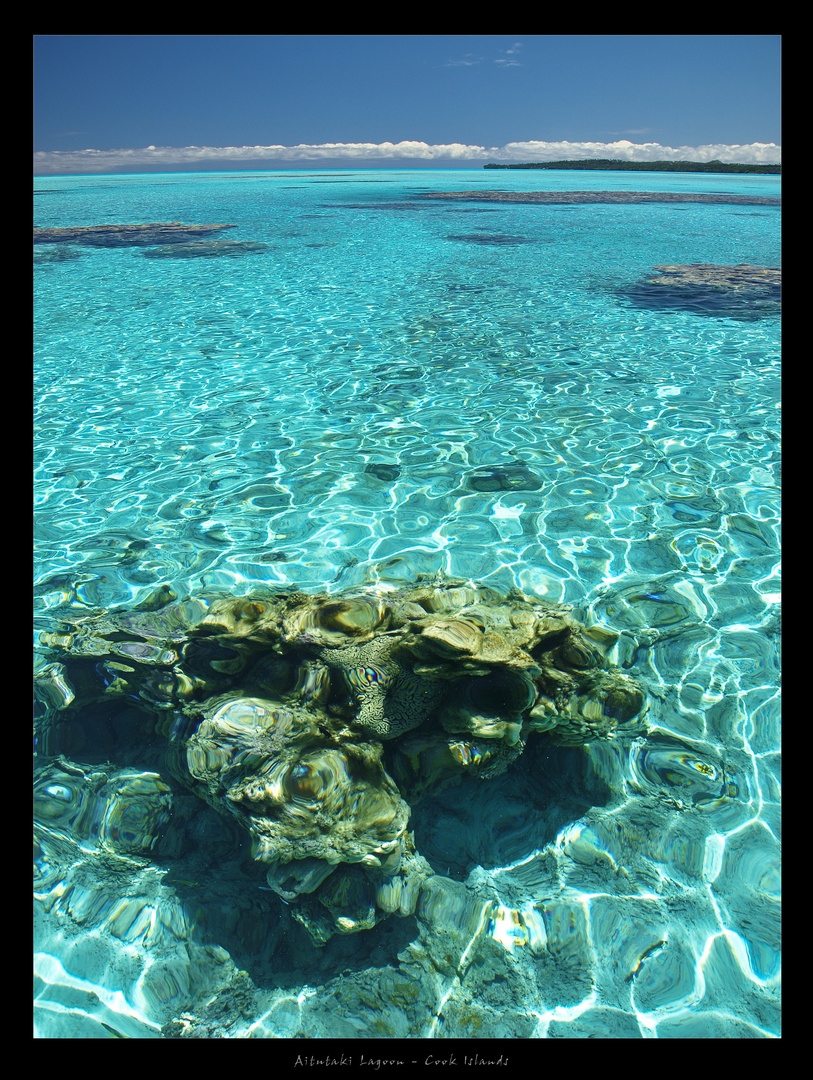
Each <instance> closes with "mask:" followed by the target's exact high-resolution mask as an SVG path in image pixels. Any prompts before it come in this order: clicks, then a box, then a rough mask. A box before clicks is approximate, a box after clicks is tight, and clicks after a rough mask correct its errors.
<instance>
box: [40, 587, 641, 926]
mask: <svg viewBox="0 0 813 1080" xmlns="http://www.w3.org/2000/svg"><path fill="white" fill-rule="evenodd" d="M41 640H42V644H43V645H44V646H46V647H47V648H48V649H49V650H50V651H51V653H52V657H53V662H52V663H51V664H49V666H48V667H46V668H45V669H44V670H43V671H41V672H40V675H39V678H38V682H37V693H38V697H39V698H40V700H41V701H42V702H43V703H44V704H45V706H46V707H47V709H48V710H49V712H50V713H51V714H52V715H53V717H55V720H54V721H53V723H55V724H57V725H59V723H60V722H64V720H65V718H66V716H69V715H70V714H71V713H73V712H75V711H76V710H81V709H85V710H86V709H89V708H90V709H92V708H93V707H94V706H95V705H98V704H99V703H104V702H106V703H109V704H112V703H113V700H114V699H116V698H118V699H120V701H121V706H122V716H123V717H127V718H129V719H127V722H128V723H133V722H134V721H133V715H134V714H135V715H137V717H140V720H137V721H135V722H136V723H140V724H142V726H143V721H144V717H145V715H146V716H147V717H148V718H149V720H150V725H151V728H152V731H153V732H154V733H156V734H157V735H159V736H160V737H161V738H160V739H159V740H158V741H159V742H161V744H162V745H163V746H164V748H165V753H164V761H165V763H166V769H167V779H170V780H173V781H175V782H179V783H180V784H182V785H183V786H184V787H186V788H187V789H189V790H191V791H192V792H194V793H195V794H196V795H198V796H199V797H201V798H202V799H204V800H205V801H206V802H207V803H208V804H210V805H211V806H212V807H214V808H215V810H217V811H218V812H219V813H220V814H221V815H223V817H224V818H226V819H227V820H229V821H231V822H236V823H237V824H238V825H239V826H240V827H241V829H242V830H244V832H245V833H246V834H247V835H248V836H249V837H250V840H251V853H252V857H253V859H254V860H255V861H256V862H257V863H259V864H260V866H261V868H262V871H263V872H264V874H265V878H266V881H267V883H268V887H269V888H270V889H272V890H274V891H275V892H276V893H278V895H279V896H280V897H281V898H282V899H283V900H285V901H286V903H288V904H290V905H291V910H292V913H293V915H294V917H295V918H296V919H298V920H299V921H300V922H301V923H302V924H303V925H304V926H305V927H306V929H307V930H308V932H309V933H310V935H311V938H312V939H313V940H314V942H315V943H317V944H324V943H325V942H326V941H328V940H329V938H330V937H331V936H332V935H334V934H336V933H340V934H347V933H353V932H355V931H358V930H363V929H366V928H371V927H373V926H375V925H376V923H377V922H379V921H380V920H382V919H385V918H387V917H388V916H389V915H391V914H398V915H409V914H411V913H412V912H414V911H416V909H418V908H420V906H421V905H423V906H424V907H426V905H429V906H430V907H431V905H432V903H433V902H434V901H433V899H432V897H433V896H434V895H435V893H436V892H437V888H436V886H433V885H431V882H432V881H434V882H435V883H437V881H438V879H437V877H435V876H434V872H433V870H432V868H431V867H430V865H429V863H428V862H427V861H426V860H425V859H424V858H423V857H422V856H421V855H420V853H419V852H418V851H416V849H415V843H414V838H413V836H412V834H411V833H410V832H409V831H408V823H409V817H410V804H411V803H412V804H414V802H415V801H416V800H417V799H420V798H421V797H423V796H424V795H425V794H427V793H429V792H432V793H435V792H437V791H438V790H439V789H441V788H442V787H444V786H446V785H449V784H452V783H454V782H455V781H458V780H460V779H461V778H462V777H464V776H475V777H479V778H481V779H483V780H486V779H488V778H489V777H492V776H496V775H499V774H500V773H502V772H504V771H505V770H506V769H507V768H508V766H509V765H510V764H511V763H512V762H514V761H515V760H516V759H517V758H518V757H519V756H520V754H521V753H522V751H523V749H524V748H525V745H526V743H527V741H528V740H529V739H531V738H533V737H534V736H535V735H536V734H537V733H541V732H545V733H547V736H548V737H549V738H550V739H552V740H553V741H554V742H556V743H560V744H564V745H579V744H582V743H585V742H588V741H590V740H593V739H600V738H612V737H613V736H614V735H615V733H616V732H618V731H631V730H633V728H634V727H635V725H634V724H633V723H632V722H633V721H635V720H636V718H640V717H641V716H642V714H643V711H644V707H645V695H644V692H643V690H642V689H641V687H640V686H639V685H638V684H637V683H636V682H635V681H634V680H633V679H631V678H630V677H628V676H627V675H625V674H623V673H621V672H619V671H618V670H616V669H614V668H613V667H612V666H611V665H610V664H609V663H608V662H607V659H606V654H607V652H608V651H609V648H610V647H611V646H612V644H614V640H615V639H614V637H613V635H612V634H611V633H610V632H609V631H607V629H606V628H605V627H602V626H600V625H596V626H593V627H585V626H582V625H580V624H579V623H578V622H577V621H576V620H575V619H574V618H573V617H572V615H571V613H570V609H569V608H568V607H566V606H564V605H551V604H547V603H544V602H541V601H538V600H531V599H528V598H526V597H524V596H522V595H520V594H518V593H514V594H511V595H509V596H508V597H504V596H501V595H500V594H498V593H496V592H495V591H494V590H492V589H489V588H486V587H482V586H479V587H478V586H474V585H472V584H471V583H470V582H463V581H446V582H443V583H426V584H418V585H417V586H414V587H410V588H405V589H401V590H393V591H390V592H382V591H376V590H369V591H355V592H353V593H351V594H338V595H315V596H310V595H306V594H304V593H302V592H299V591H296V590H295V589H287V590H285V589H281V590H277V591H269V592H267V593H264V594H262V595H257V594H255V595H252V596H250V597H241V598H234V597H230V596H222V595H217V596H204V597H192V598H186V599H178V598H177V597H176V596H174V595H173V594H172V592H171V591H170V590H168V589H164V590H161V591H159V592H158V593H157V594H156V595H155V596H153V597H152V598H151V599H150V600H148V601H147V602H145V603H144V604H142V605H141V607H140V608H137V609H135V610H130V611H123V610H122V611H114V612H97V613H94V614H91V615H88V616H86V617H83V618H78V619H75V620H72V621H66V622H65V623H64V625H63V627H62V628H61V629H60V630H59V631H57V632H54V633H44V634H42V635H41ZM122 722H124V720H123V721H122ZM149 737H152V736H149ZM159 772H160V770H159ZM156 782H158V781H157V780H156ZM52 786H53V785H52ZM56 786H57V787H59V785H58V784H57V785H56ZM159 786H160V785H159ZM161 790H163V788H161ZM49 797H51V796H49ZM53 797H55V798H58V793H57V795H56V796H53ZM433 890H434V891H433ZM530 932H531V931H528V933H530Z"/></svg>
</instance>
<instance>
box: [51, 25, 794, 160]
mask: <svg viewBox="0 0 813 1080" xmlns="http://www.w3.org/2000/svg"><path fill="white" fill-rule="evenodd" d="M780 45H781V41H780V37H779V36H778V35H731V36H729V35H617V36H616V35H565V36H560V35H552V36H548V35H535V34H531V35H521V34H519V35H510V34H508V35H501V34H490V35H434V34H428V35H411V34H405V35H377V34H372V35H223V36H221V35H118V36H107V35H38V36H36V37H35V39H34V143H35V145H34V150H35V166H34V171H35V173H38V174H41V175H48V174H54V173H74V172H78V173H87V172H142V171H156V170H157V171H162V170H166V171H179V170H187V169H190V170H191V169H224V168H225V169H228V168H239V169H248V168H313V167H319V166H321V167H341V166H346V165H353V166H354V167H360V166H364V167H369V168H385V167H390V166H391V167H402V166H405V165H406V166H411V167H420V168H426V167H435V166H438V167H444V168H450V167H461V168H465V167H468V168H471V167H479V166H481V165H482V164H484V163H485V162H486V161H543V160H557V159H562V158H585V157H618V158H626V159H628V160H639V161H647V160H657V159H659V158H661V159H663V158H666V159H669V158H689V159H691V160H697V161H703V160H711V159H712V158H719V159H721V160H723V161H726V160H727V161H747V162H751V161H754V162H758V161H765V162H772V161H779V160H781V152H780V146H779V144H780V143H781V135H780Z"/></svg>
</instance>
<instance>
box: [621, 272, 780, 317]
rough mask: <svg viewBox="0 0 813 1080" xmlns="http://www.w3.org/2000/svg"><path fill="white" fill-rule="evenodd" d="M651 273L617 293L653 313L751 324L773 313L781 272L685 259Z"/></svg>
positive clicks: (776, 312) (778, 295) (778, 292)
mask: <svg viewBox="0 0 813 1080" xmlns="http://www.w3.org/2000/svg"><path fill="white" fill-rule="evenodd" d="M653 269H654V270H656V271H658V273H657V274H655V275H653V276H652V277H647V278H645V279H644V280H643V281H640V282H638V283H637V284H635V285H633V286H630V287H628V288H625V289H620V290H619V292H618V295H619V296H621V297H622V298H624V299H626V300H628V301H629V302H630V303H632V304H633V305H634V306H636V307H639V308H646V309H648V310H653V311H686V312H690V313H692V314H694V315H705V316H716V317H717V318H727V319H737V320H739V321H740V322H752V321H754V320H756V319H760V318H766V317H768V316H771V315H777V314H778V313H779V310H780V307H781V301H782V271H781V270H780V269H778V268H776V267H770V266H751V265H749V264H747V263H741V264H740V265H738V266H716V265H714V264H713V263H691V264H688V265H683V266H655V267H653Z"/></svg>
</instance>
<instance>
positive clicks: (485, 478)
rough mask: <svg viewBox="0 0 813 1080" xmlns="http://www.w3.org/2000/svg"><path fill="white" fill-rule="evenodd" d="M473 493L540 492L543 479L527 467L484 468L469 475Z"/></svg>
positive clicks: (502, 466) (469, 483) (469, 484)
mask: <svg viewBox="0 0 813 1080" xmlns="http://www.w3.org/2000/svg"><path fill="white" fill-rule="evenodd" d="M467 483H468V486H469V487H470V488H471V489H472V490H473V491H538V490H539V489H540V488H541V487H542V481H541V479H540V478H539V477H538V476H537V475H536V473H535V472H533V471H532V470H531V469H529V468H528V467H527V466H526V465H498V466H483V467H482V468H480V469H475V470H474V472H472V473H470V474H469V477H468V481H467Z"/></svg>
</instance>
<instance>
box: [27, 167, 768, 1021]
mask: <svg viewBox="0 0 813 1080" xmlns="http://www.w3.org/2000/svg"><path fill="white" fill-rule="evenodd" d="M35 186H36V188H37V191H38V194H37V195H36V198H35V225H36V226H38V227H41V228H65V227H73V226H98V225H105V226H110V225H113V224H140V223H169V222H180V223H183V224H184V225H211V224H226V225H233V226H235V227H234V228H230V229H228V230H223V231H219V232H216V233H208V232H207V233H202V234H198V233H195V232H192V233H190V234H188V235H182V236H175V238H174V240H173V242H163V243H152V244H144V243H126V244H115V243H114V244H106V243H101V242H98V243H94V244H86V243H83V242H82V239H81V236H80V237H78V238H77V237H75V238H73V239H71V240H70V241H65V240H64V239H59V238H57V239H53V238H51V239H49V240H48V242H44V243H40V244H37V245H36V246H35V345H36V365H35V376H36V418H35V439H36V502H37V517H36V560H35V571H36V629H37V630H38V631H40V632H42V631H48V632H50V631H53V630H54V628H55V626H56V623H57V621H58V620H59V618H60V617H62V616H70V617H75V616H77V615H81V614H82V613H91V612H93V611H95V610H96V609H98V608H110V607H122V606H127V607H130V606H133V605H135V604H137V603H139V602H142V601H144V600H145V598H146V597H148V596H149V595H150V594H151V593H153V592H154V590H156V589H158V588H159V587H161V586H164V585H167V586H170V587H171V589H172V590H173V591H174V593H175V594H177V596H179V597H183V596H186V595H190V594H192V595H195V594H201V593H202V592H206V591H211V590H224V589H225V590H228V591H230V592H232V593H235V594H238V595H241V594H248V593H249V592H250V591H251V590H252V589H253V588H255V587H259V586H263V585H272V586H280V585H286V584H288V585H290V584H296V585H297V586H299V587H300V588H301V589H302V590H304V591H320V592H325V591H327V592H331V591H337V590H346V589H352V588H354V587H361V586H365V587H366V586H369V585H371V584H375V583H380V585H381V587H382V588H387V587H389V588H393V587H401V586H402V585H405V584H407V583H409V582H412V581H414V580H415V579H416V578H417V576H418V575H421V574H427V575H432V576H434V575H445V576H449V577H455V578H465V579H472V580H473V581H476V582H478V583H481V584H487V585H489V586H492V587H494V588H496V589H498V590H500V591H501V592H503V593H507V592H508V591H509V590H511V589H512V588H518V589H520V590H521V591H522V592H523V593H525V594H526V595H529V596H531V597H539V598H542V599H544V600H546V601H553V602H560V601H561V602H566V603H569V604H572V605H574V610H575V612H576V613H577V615H578V616H579V618H580V619H582V620H583V621H584V622H586V623H587V624H596V623H599V624H603V625H605V626H606V627H608V628H609V629H610V630H612V631H613V632H614V633H616V634H618V635H619V637H618V643H617V645H616V646H615V648H614V650H613V653H612V655H611V659H612V660H613V662H614V663H616V664H618V665H619V666H620V667H621V668H622V669H623V670H624V671H627V672H628V673H629V674H631V675H632V676H634V677H635V678H636V679H637V680H639V681H640V682H641V683H642V684H643V685H644V686H645V687H646V690H647V694H648V697H649V711H648V713H647V721H648V724H649V728H650V730H649V733H648V734H647V735H646V736H645V737H637V738H635V739H631V740H627V741H624V740H620V741H616V742H610V743H591V744H589V745H588V746H586V747H555V746H552V745H551V744H548V743H546V742H545V736H544V735H540V736H538V740H539V741H538V744H535V745H534V746H531V745H530V744H529V747H528V749H527V750H526V751H525V753H524V754H523V756H522V757H521V758H520V759H518V761H517V763H516V765H515V766H513V767H512V768H511V769H509V770H508V771H507V772H506V773H504V774H503V776H501V777H498V778H497V779H495V780H493V781H489V782H488V783H484V784H480V785H478V784H477V783H476V782H473V783H471V784H469V783H467V782H464V783H462V784H461V785H459V786H458V787H454V788H450V789H448V790H445V791H443V792H441V793H440V794H430V795H429V796H428V797H427V798H426V800H424V801H423V802H419V803H418V804H417V805H416V806H414V807H413V816H412V818H411V821H410V828H411V829H414V831H415V841H416V845H417V847H418V849H419V850H420V852H421V854H422V855H424V856H425V857H426V858H427V859H428V860H429V861H430V862H431V864H432V866H433V868H434V870H435V872H436V874H437V875H438V876H437V877H436V878H433V879H431V880H432V881H433V882H435V883H438V884H437V888H436V889H435V890H434V891H431V894H430V892H427V893H426V895H425V896H424V897H423V900H422V907H419V915H418V917H417V918H416V916H409V917H405V918H399V917H398V916H397V914H396V915H394V916H393V917H392V918H390V919H388V920H386V921H385V922H383V923H381V924H380V925H379V926H377V927H376V928H375V929H374V930H370V931H366V932H363V933H358V934H353V935H349V936H347V937H337V938H335V939H332V940H331V941H330V942H329V943H328V944H327V945H326V946H325V947H324V948H322V949H317V948H315V947H313V946H312V945H311V944H309V943H308V942H307V941H303V940H301V939H300V937H298V936H297V928H296V926H295V924H294V923H293V922H292V921H291V919H290V915H289V913H288V912H287V911H286V905H285V904H284V903H283V901H282V900H281V899H280V898H279V897H278V896H277V895H276V894H275V893H273V892H269V891H267V890H263V889H261V888H259V887H258V884H257V881H255V880H254V879H253V878H252V877H251V876H250V874H249V873H248V872H247V870H246V867H247V866H250V860H249V859H248V856H247V853H246V851H245V850H244V848H245V840H244V839H243V838H242V836H241V834H240V833H239V830H238V829H237V827H236V826H235V827H234V828H232V827H231V825H230V824H229V823H228V822H227V821H225V820H224V819H222V818H219V817H217V815H215V814H214V813H213V812H212V811H210V810H209V809H208V808H206V807H205V806H204V805H203V804H202V803H198V801H197V800H196V799H195V797H194V796H192V795H189V794H185V793H184V792H183V791H182V790H181V789H179V788H177V787H176V786H174V785H173V784H172V783H171V782H169V781H168V780H167V778H166V777H165V776H164V774H163V772H162V770H161V765H160V755H159V754H158V752H157V750H155V749H154V748H151V747H150V746H149V745H148V744H147V743H146V742H145V747H144V753H143V756H139V757H138V759H137V760H136V759H133V760H118V759H116V757H115V748H116V746H117V740H120V738H121V732H122V730H126V731H127V732H128V738H130V739H131V741H132V737H133V735H134V733H135V734H137V733H138V731H139V730H140V729H139V723H140V720H139V715H140V714H138V711H137V710H136V709H133V710H131V713H127V712H126V710H125V712H124V713H123V714H122V715H120V716H118V717H117V718H115V720H114V719H111V718H110V717H109V716H106V715H103V714H102V712H99V714H98V715H97V714H96V713H94V714H93V715H88V716H87V717H86V718H85V720H84V722H83V723H82V724H75V725H66V726H65V728H64V730H62V731H61V733H60V734H59V736H58V737H57V738H54V737H53V734H52V735H51V736H50V737H49V738H48V739H45V738H41V740H40V745H39V747H38V756H37V758H35V764H36V769H37V778H36V780H37V796H36V800H35V806H36V817H37V846H36V848H35V873H36V895H37V909H36V910H37V923H36V925H37V931H36V934H37V938H36V951H37V956H36V972H37V982H36V987H37V989H36V993H37V1005H38V1010H37V1018H38V1019H37V1024H38V1032H39V1034H40V1035H41V1036H42V1037H46V1038H55V1037H91V1038H93V1037H108V1036H110V1035H115V1034H116V1033H118V1034H123V1035H127V1036H131V1037H159V1036H160V1035H161V1034H162V1031H163V1033H164V1034H174V1035H178V1034H182V1033H183V1032H184V1031H195V1032H197V1033H200V1032H203V1033H205V1034H208V1035H210V1036H227V1037H241V1036H244V1035H246V1034H247V1033H252V1034H255V1035H260V1036H266V1037H290V1036H293V1035H296V1034H300V1035H305V1036H307V1037H310V1038H313V1037H322V1036H327V1037H358V1036H365V1037H370V1036H377V1037H382V1036H383V1037H394V1036H398V1037H401V1036H403V1037H436V1038H444V1037H460V1036H465V1037H475V1038H477V1037H479V1038H498V1037H508V1036H519V1037H544V1036H547V1035H551V1036H552V1035H556V1036H564V1037H574V1038H576V1037H579V1038H581V1037H587V1036H594V1037H682V1038H687V1037H716V1036H725V1037H737V1036H744V1037H771V1036H775V1035H777V1034H779V1031H780V1020H779V978H780V952H779V949H780V943H779V902H780V901H779V854H780V817H779V787H780V757H779V753H780V731H779V713H778V689H777V685H778V667H779V658H778V605H779V504H778V489H779V471H780V470H779V434H778V431H779V417H780V411H779V401H778V393H779V383H778V365H779V344H780V324H779V316H778V303H775V302H774V299H775V298H774V296H773V294H772V295H771V298H770V303H765V304H762V305H761V306H760V303H759V302H758V298H757V300H755V301H754V302H753V303H752V302H751V300H752V299H753V298H750V297H747V296H746V297H743V296H742V295H736V296H733V299H732V296H729V295H726V296H725V297H723V298H722V299H721V300H720V302H719V303H718V294H717V293H713V295H712V297H711V300H709V295H708V294H707V292H706V291H703V292H702V293H701V294H698V293H697V292H695V293H694V294H691V295H690V294H685V293H681V292H680V291H679V290H678V291H677V292H675V290H674V289H670V290H663V289H662V286H657V285H656V286H653V288H654V289H655V290H656V295H655V299H653V294H652V291H651V290H650V291H649V292H648V293H646V295H645V293H644V291H642V286H641V283H642V282H643V283H646V282H648V281H650V280H651V279H652V277H653V268H654V267H685V266H691V265H696V264H708V265H712V266H718V267H719V266H723V267H732V266H738V265H741V264H747V265H748V266H749V267H777V266H779V263H780V249H779V218H780V210H779V208H778V206H776V205H773V204H770V203H768V204H763V203H760V202H756V203H755V204H753V205H751V204H747V203H745V204H744V203H741V202H724V201H721V202H714V201H712V202H691V201H689V202H671V201H667V202H657V201H647V202H635V201H617V200H615V201H610V202H606V203H594V202H587V203H586V202H584V201H578V200H577V201H575V202H568V201H567V200H565V201H559V202H555V203H552V204H551V203H545V202H542V203H539V202H537V203H534V202H528V203H525V202H513V201H500V202H497V201H488V200H487V199H486V200H483V199H481V198H477V199H474V198H472V199H468V198H455V199H440V198H432V199H428V198H425V196H426V195H427V194H438V193H443V192H455V191H456V192H470V191H475V190H478V189H481V190H482V191H483V192H485V191H491V190H496V189H500V190H502V191H508V192H517V193H521V192H534V191H548V192H559V193H565V192H568V191H574V190H575V191H585V190H593V191H605V192H616V193H617V192H631V191H632V192H656V193H658V192H660V193H705V194H712V195H719V196H721V197H725V196H730V195H732V194H733V195H739V196H756V197H759V198H764V197H768V198H771V197H777V196H778V195H779V194H780V181H779V178H778V177H757V176H747V175H743V176H729V175H718V176H714V175H709V174H702V175H687V174H668V173H665V174H664V173H661V174H649V175H645V174H629V173H624V174H610V173H592V174H591V173H585V172H578V173H567V172H559V171H557V172H535V171H521V172H510V171H499V172H497V171H490V172H485V173H484V172H483V171H482V170H471V171H469V170H455V171H449V172H445V171H438V170H428V171H421V170H410V171H404V172H396V171H374V170H373V171H363V172H356V173H353V172H348V173H339V172H327V173H325V172H315V171H308V172H306V171H291V172H268V173H208V174H207V173H200V174H161V175H146V176H135V175H127V176H103V177H94V176H84V177H82V176H80V177H65V178H52V177H49V178H47V179H39V180H37V181H36V185H35ZM153 239H162V238H161V237H154V238H153ZM163 240H164V241H166V237H163ZM658 288H661V289H662V292H663V294H664V295H663V300H662V302H661V299H660V298H661V293H659V292H657V290H658ZM667 291H668V296H667V295H666V292H667ZM698 295H700V299H698ZM636 298H637V301H636ZM684 298H685V303H684ZM47 663H48V661H47V658H46V657H41V658H39V659H38V665H39V667H40V668H42V667H43V666H46V667H47ZM49 678H50V681H49V682H48V679H49ZM46 682H48V685H49V686H50V687H51V690H49V693H50V694H51V695H52V698H53V701H52V703H51V704H53V705H54V706H55V707H58V704H59V698H60V696H61V694H62V693H63V691H62V690H61V689H60V686H59V674H58V672H52V673H51V676H50V677H46ZM46 704H47V702H46ZM168 725H171V718H170V719H168ZM486 900H490V901H492V904H491V906H490V908H488V912H490V914H488V915H487V916H484V915H483V912H484V910H485V909H484V908H483V902H484V901H486ZM478 905H479V906H478ZM439 942H442V943H443V947H442V948H441V946H440V945H439ZM444 950H445V952H444Z"/></svg>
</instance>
